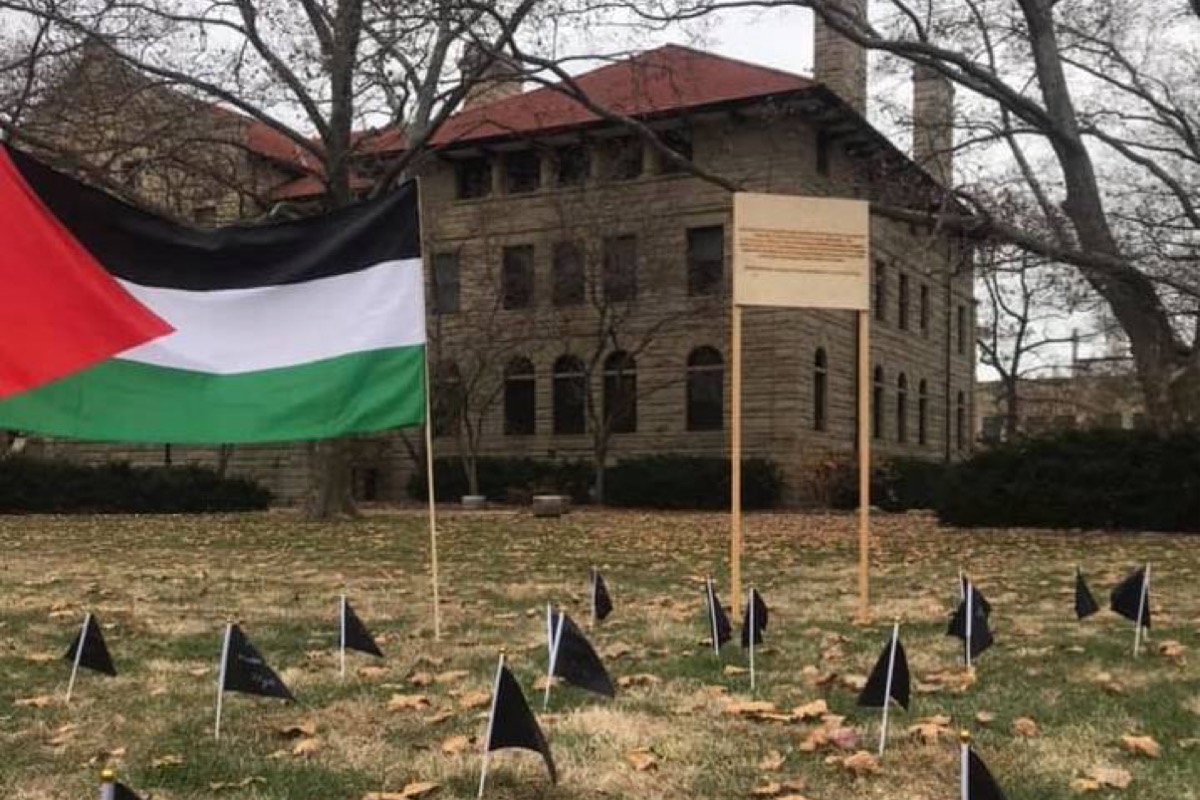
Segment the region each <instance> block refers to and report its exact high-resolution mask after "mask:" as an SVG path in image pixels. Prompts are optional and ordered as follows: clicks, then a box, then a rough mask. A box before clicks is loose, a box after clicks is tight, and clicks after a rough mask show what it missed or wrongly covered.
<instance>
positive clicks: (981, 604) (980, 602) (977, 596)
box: [959, 575, 992, 617]
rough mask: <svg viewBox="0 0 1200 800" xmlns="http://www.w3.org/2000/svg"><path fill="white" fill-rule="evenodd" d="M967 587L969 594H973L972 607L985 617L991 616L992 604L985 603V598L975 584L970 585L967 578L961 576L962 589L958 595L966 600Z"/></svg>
mask: <svg viewBox="0 0 1200 800" xmlns="http://www.w3.org/2000/svg"><path fill="white" fill-rule="evenodd" d="M968 587H970V589H971V592H972V593H973V594H974V597H973V598H972V599H971V604H972V606H974V607H975V608H977V609H980V612H981V613H982V614H983V615H984V616H985V617H990V616H992V604H991V603H989V602H988V601H987V598H986V597H984V596H983V593H982V592H980V591H979V588H978V587H977V586H976V585H975V584H973V583H971V580H970V578H968V577H967V576H966V575H963V576H962V588H961V589H960V590H959V595H960V597H961V598H963V599H965V598H966V596H967V588H968Z"/></svg>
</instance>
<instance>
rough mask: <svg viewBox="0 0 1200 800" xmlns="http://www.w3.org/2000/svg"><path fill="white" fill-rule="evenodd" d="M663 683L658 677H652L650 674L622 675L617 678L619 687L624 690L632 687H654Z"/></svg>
mask: <svg viewBox="0 0 1200 800" xmlns="http://www.w3.org/2000/svg"><path fill="white" fill-rule="evenodd" d="M659 683H662V678H660V677H658V676H657V675H651V674H650V673H648V672H639V673H636V674H634V675H622V676H621V677H619V678H617V686H620V687H621V688H622V689H627V688H629V687H630V686H654V685H656V684H659Z"/></svg>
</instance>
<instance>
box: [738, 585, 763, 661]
mask: <svg viewBox="0 0 1200 800" xmlns="http://www.w3.org/2000/svg"><path fill="white" fill-rule="evenodd" d="M751 611H753V612H754V613H753V614H752V613H750V612H751ZM768 615H769V612H768V610H767V604H766V602H765V601H764V600H763V599H762V595H760V594H759V593H758V590H757V589H751V590H750V602H748V603H746V613H745V614H743V615H742V649H743V650H744V649H746V648H748V647H749V646H750V637H751V636H753V637H754V644H762V643H763V631H765V630H766V629H767V617H768Z"/></svg>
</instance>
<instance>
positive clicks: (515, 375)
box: [504, 358, 537, 436]
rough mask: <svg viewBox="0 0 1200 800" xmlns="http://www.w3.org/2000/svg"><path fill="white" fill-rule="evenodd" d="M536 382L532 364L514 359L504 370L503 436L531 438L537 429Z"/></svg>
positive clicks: (526, 359) (523, 359)
mask: <svg viewBox="0 0 1200 800" xmlns="http://www.w3.org/2000/svg"><path fill="white" fill-rule="evenodd" d="M536 389H537V382H536V378H534V374H533V362H532V361H530V360H529V359H528V358H514V359H513V360H512V361H509V362H508V366H506V367H505V368H504V434H505V435H506V436H532V435H533V433H534V431H535V430H536V429H537V403H536Z"/></svg>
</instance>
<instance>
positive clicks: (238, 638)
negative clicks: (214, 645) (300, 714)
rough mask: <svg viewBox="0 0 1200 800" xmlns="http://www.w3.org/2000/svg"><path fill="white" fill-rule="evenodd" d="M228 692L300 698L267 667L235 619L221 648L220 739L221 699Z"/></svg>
mask: <svg viewBox="0 0 1200 800" xmlns="http://www.w3.org/2000/svg"><path fill="white" fill-rule="evenodd" d="M225 692H240V693H242V694H255V695H260V696H262V697H278V698H281V699H283V700H291V701H294V700H295V699H296V698H295V697H293V696H292V693H291V692H290V691H288V688H287V686H285V685H284V684H283V681H282V680H280V679H279V676H278V675H276V674H275V670H273V669H271V668H270V667H269V666H267V662H266V661H265V660H264V659H263V657H262V656H261V655H259V652H258V650H256V649H255V648H254V645H252V644H250V640H249V639H247V638H246V635H245V634H244V633H242V629H241V628H240V627H238V626H237V625H234V624H233V623H232V622H231V623H229V625H228V626H226V628H225V642H224V644H223V645H222V647H221V666H220V674H219V675H218V677H217V723H216V728H215V736H216V738H218V739H219V738H221V699H222V697H223V696H224V693H225Z"/></svg>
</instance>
